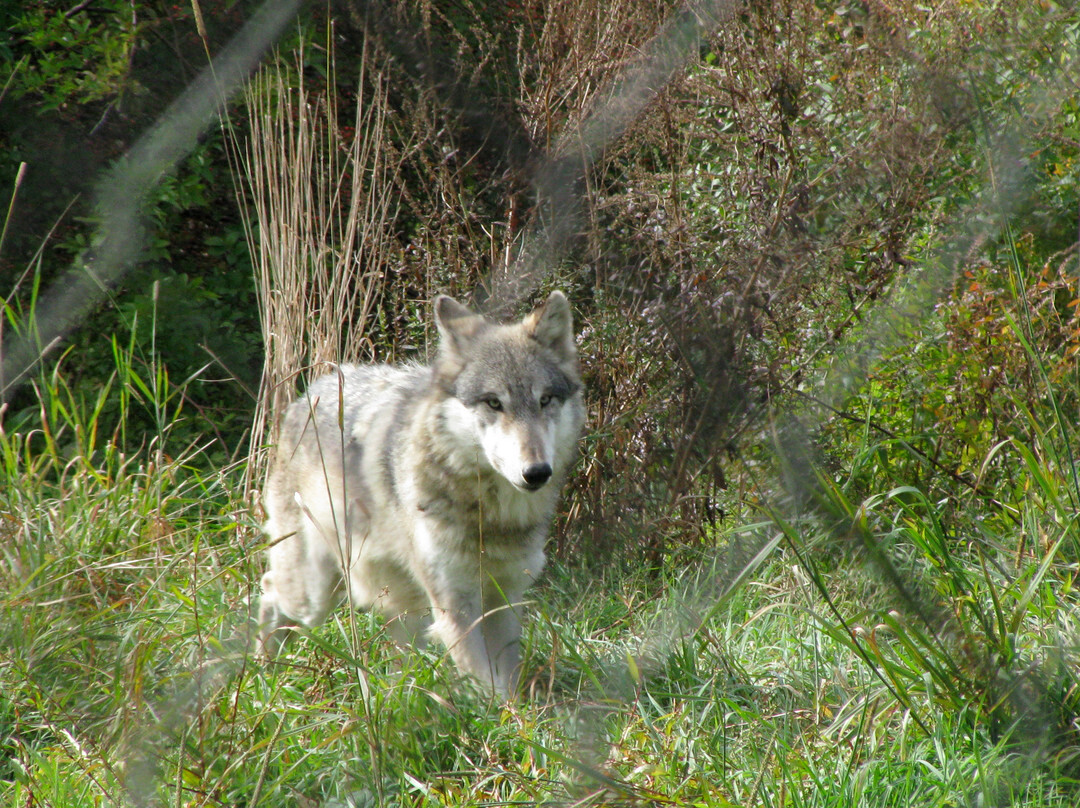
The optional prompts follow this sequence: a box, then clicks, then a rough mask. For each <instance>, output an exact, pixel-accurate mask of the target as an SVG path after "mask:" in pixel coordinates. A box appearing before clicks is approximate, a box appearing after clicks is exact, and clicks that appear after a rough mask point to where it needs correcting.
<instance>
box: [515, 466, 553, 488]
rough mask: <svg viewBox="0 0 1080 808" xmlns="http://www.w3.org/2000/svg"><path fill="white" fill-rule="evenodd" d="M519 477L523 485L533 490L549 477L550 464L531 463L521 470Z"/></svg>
mask: <svg viewBox="0 0 1080 808" xmlns="http://www.w3.org/2000/svg"><path fill="white" fill-rule="evenodd" d="M521 479H523V480H524V481H525V487H526V488H528V489H529V490H530V491H535V490H536V489H538V488H539V487H540V486H542V485H543V484H544V483H546V482H547V481H548V480H550V479H551V466H550V465H548V464H547V463H533V464H532V465H531V466H526V467H525V468H524V469H522V471H521Z"/></svg>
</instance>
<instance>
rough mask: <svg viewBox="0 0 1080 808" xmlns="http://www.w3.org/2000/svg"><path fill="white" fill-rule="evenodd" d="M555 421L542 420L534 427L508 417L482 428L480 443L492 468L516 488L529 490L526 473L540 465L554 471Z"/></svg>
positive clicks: (543, 418)
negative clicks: (527, 469) (530, 468)
mask: <svg viewBox="0 0 1080 808" xmlns="http://www.w3.org/2000/svg"><path fill="white" fill-rule="evenodd" d="M555 423H556V422H555V420H553V419H550V418H545V417H540V418H538V419H537V420H536V421H533V422H531V423H520V422H515V421H513V420H511V419H510V418H508V417H507V416H505V415H500V417H499V418H498V419H497V420H496V421H495V423H494V424H492V425H491V426H487V427H481V432H480V442H481V445H482V446H483V448H484V454H485V455H486V456H487V460H488V462H489V463H491V465H492V467H494V469H495V470H496V471H497V472H499V474H501V475H502V476H503V477H505V478H506V479H507V480H509V481H510V482H511V483H512V484H513V485H514V486H515V487H517V488H521V489H526V490H527V486H526V485H525V478H524V476H523V475H524V472H525V469H526V468H527V467H529V466H531V465H534V464H537V463H547V464H548V465H549V466H551V467H552V468H554V467H555Z"/></svg>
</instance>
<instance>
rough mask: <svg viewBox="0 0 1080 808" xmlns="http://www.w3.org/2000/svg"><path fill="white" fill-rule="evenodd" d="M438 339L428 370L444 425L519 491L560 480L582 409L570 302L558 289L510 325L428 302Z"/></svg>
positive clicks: (442, 300)
mask: <svg viewBox="0 0 1080 808" xmlns="http://www.w3.org/2000/svg"><path fill="white" fill-rule="evenodd" d="M435 322H436V325H437V326H438V328H439V335H440V338H441V341H440V344H439V354H438V358H437V360H436V363H435V373H436V378H437V380H438V383H439V385H440V387H441V388H442V390H443V391H444V392H445V393H446V394H447V395H448V396H449V399H448V401H447V404H446V409H445V412H446V424H447V428H448V430H449V432H450V433H451V435H452V437H453V438H454V439H455V441H456V442H457V443H458V444H459V445H461V446H462V448H466V449H475V450H477V451H478V453H479V454H480V455H481V456H482V458H483V460H485V461H486V463H487V464H488V465H490V466H491V467H492V468H493V469H495V471H497V472H498V473H499V474H501V475H502V476H503V477H505V478H506V479H507V480H509V481H510V482H511V483H512V484H513V485H514V486H515V487H516V488H518V489H520V490H523V491H536V490H538V489H540V488H542V487H543V486H544V485H545V484H546V483H547V482H548V481H549V480H551V479H552V478H557V477H559V476H560V475H561V474H562V472H563V471H564V470H565V468H566V466H567V464H568V463H569V461H570V458H571V457H572V455H573V447H574V444H575V442H576V440H577V437H578V434H579V432H580V431H581V425H582V422H583V420H584V407H583V405H582V403H581V380H580V372H579V369H578V359H577V349H576V348H575V346H574V332H573V321H572V318H571V315H570V304H569V303H568V302H567V300H566V296H565V295H563V293H562V292H552V293H551V295H550V296H549V297H548V299H547V300H546V301H545V302H544V304H543V305H541V306H540V307H539V308H537V309H536V310H535V311H533V312H532V313H531V314H529V315H528V316H527V317H525V318H524V319H523V320H521V321H520V322H517V323H513V324H510V325H499V324H496V323H492V322H490V321H489V320H487V319H485V318H484V317H482V316H480V315H478V314H475V313H473V312H471V311H469V309H467V308H465V307H464V306H462V305H461V304H460V303H458V302H456V301H455V300H453V299H451V298H449V297H446V296H440V297H439V298H438V299H437V300H436V301H435Z"/></svg>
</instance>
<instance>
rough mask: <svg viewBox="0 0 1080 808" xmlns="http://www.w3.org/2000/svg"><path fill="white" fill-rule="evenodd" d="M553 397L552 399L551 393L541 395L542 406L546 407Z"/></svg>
mask: <svg viewBox="0 0 1080 808" xmlns="http://www.w3.org/2000/svg"><path fill="white" fill-rule="evenodd" d="M551 399H552V395H551V393H544V395H542V396H540V406H541V407H546V406H547V405H548V404H550V403H551Z"/></svg>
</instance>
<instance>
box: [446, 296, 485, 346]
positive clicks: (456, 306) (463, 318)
mask: <svg viewBox="0 0 1080 808" xmlns="http://www.w3.org/2000/svg"><path fill="white" fill-rule="evenodd" d="M483 325H484V318H483V317H481V316H480V315H479V314H475V313H474V312H471V311H469V309H467V308H466V307H465V306H462V305H461V304H460V303H458V302H457V301H456V300H454V298H452V297H447V296H446V295H439V296H438V297H437V298H435V326H436V327H437V328H438V329H439V338H440V339H441V340H442V343H443V346H444V347H447V348H452V349H461V348H463V347H465V343H467V342H468V341H469V340H471V339H472V338H473V337H475V336H476V334H477V333H478V332H479V331H480V329H481V327H482V326H483Z"/></svg>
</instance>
